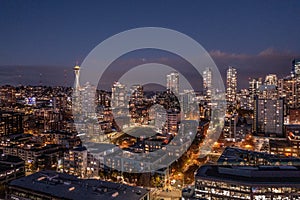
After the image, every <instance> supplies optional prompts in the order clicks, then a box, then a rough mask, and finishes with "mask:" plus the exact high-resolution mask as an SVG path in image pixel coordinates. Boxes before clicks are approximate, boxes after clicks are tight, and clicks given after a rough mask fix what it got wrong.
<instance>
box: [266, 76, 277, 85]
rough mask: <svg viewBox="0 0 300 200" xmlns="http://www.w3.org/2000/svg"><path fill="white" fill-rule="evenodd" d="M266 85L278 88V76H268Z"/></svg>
mask: <svg viewBox="0 0 300 200" xmlns="http://www.w3.org/2000/svg"><path fill="white" fill-rule="evenodd" d="M265 85H275V86H277V76H276V74H268V75H267V76H266V78H265Z"/></svg>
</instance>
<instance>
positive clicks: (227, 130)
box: [223, 114, 238, 141]
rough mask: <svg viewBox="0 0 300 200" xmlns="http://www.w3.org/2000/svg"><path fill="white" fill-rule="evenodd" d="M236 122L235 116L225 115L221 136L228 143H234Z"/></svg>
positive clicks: (236, 117) (236, 116)
mask: <svg viewBox="0 0 300 200" xmlns="http://www.w3.org/2000/svg"><path fill="white" fill-rule="evenodd" d="M237 122H238V115H237V114H227V115H226V116H225V122H224V128H223V136H224V138H225V139H226V140H228V141H236V125H237Z"/></svg>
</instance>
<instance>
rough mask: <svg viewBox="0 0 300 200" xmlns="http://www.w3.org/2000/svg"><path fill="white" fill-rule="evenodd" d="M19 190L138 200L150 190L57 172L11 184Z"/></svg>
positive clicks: (77, 198) (58, 195)
mask: <svg viewBox="0 0 300 200" xmlns="http://www.w3.org/2000/svg"><path fill="white" fill-rule="evenodd" d="M9 185H10V186H15V187H17V188H22V189H26V190H28V191H35V192H39V193H43V194H47V195H49V196H52V197H56V198H62V199H73V200H82V199H91V200H93V199H106V200H109V199H114V200H127V199H128V200H135V199H136V200H138V199H141V198H142V197H144V196H145V195H146V194H147V193H148V190H146V189H143V188H138V187H132V186H127V185H123V184H118V183H112V182H106V181H101V180H96V179H79V178H77V177H75V176H72V175H68V174H63V173H58V172H55V171H41V172H37V173H34V174H32V175H29V176H26V177H22V178H19V179H16V180H14V181H12V182H10V184H9Z"/></svg>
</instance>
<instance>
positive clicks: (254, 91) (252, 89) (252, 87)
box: [249, 78, 262, 110]
mask: <svg viewBox="0 0 300 200" xmlns="http://www.w3.org/2000/svg"><path fill="white" fill-rule="evenodd" d="M261 85H262V78H257V79H256V78H252V79H250V80H249V107H250V109H251V110H253V109H254V97H255V95H258V89H259V87H260V86H261Z"/></svg>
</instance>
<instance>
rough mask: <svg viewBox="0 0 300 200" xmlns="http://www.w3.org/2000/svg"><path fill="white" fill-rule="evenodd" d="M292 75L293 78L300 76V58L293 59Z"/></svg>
mask: <svg viewBox="0 0 300 200" xmlns="http://www.w3.org/2000/svg"><path fill="white" fill-rule="evenodd" d="M292 77H293V78H299V77H300V59H294V60H293V61H292Z"/></svg>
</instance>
